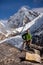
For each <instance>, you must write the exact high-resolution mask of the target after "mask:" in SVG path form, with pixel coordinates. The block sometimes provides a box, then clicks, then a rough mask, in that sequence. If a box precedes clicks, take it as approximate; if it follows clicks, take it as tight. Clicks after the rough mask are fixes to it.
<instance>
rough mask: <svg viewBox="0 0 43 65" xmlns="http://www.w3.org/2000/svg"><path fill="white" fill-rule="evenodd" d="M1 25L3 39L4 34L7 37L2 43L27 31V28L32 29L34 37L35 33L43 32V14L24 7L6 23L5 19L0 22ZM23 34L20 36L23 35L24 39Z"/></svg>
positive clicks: (0, 32)
mask: <svg viewBox="0 0 43 65" xmlns="http://www.w3.org/2000/svg"><path fill="white" fill-rule="evenodd" d="M0 25H1V27H0V30H1V31H0V34H1V40H3V36H4V39H5V40H3V41H1V42H0V43H3V42H5V41H8V40H10V41H11V39H13V38H14V39H15V38H16V36H18V33H20V34H21V35H22V33H23V32H25V31H26V30H27V29H30V32H31V34H32V35H33V37H34V35H37V33H38V35H39V36H40V33H42V32H40V31H43V29H42V28H43V14H41V13H37V12H34V11H33V10H30V9H28V8H26V7H22V8H21V9H20V10H18V12H17V13H15V14H14V15H13V16H10V18H9V19H8V20H7V22H6V23H5V22H4V21H3V22H0ZM41 26H42V27H41ZM41 29H42V30H41ZM5 32H6V33H5ZM3 33H4V34H3ZM15 33H16V34H17V35H16V36H15ZM21 35H19V36H18V38H19V37H21V39H22V36H21ZM13 36H14V37H13ZM9 37H11V38H9ZM6 38H8V39H6ZM18 38H17V41H18ZM34 39H35V38H34ZM8 42H9V41H8ZM14 42H15V41H14ZM22 42H23V40H22ZM10 43H11V42H10ZM16 43H18V42H15V44H16ZM12 44H13V43H12ZM17 46H18V45H17Z"/></svg>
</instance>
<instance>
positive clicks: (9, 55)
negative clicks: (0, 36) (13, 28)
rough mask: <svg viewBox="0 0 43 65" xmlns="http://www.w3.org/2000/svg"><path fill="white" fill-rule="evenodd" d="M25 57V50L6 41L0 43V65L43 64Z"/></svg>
mask: <svg viewBox="0 0 43 65" xmlns="http://www.w3.org/2000/svg"><path fill="white" fill-rule="evenodd" d="M24 57H25V52H21V51H19V50H18V49H16V48H15V47H13V46H11V45H9V44H6V43H3V44H0V65H43V63H35V62H30V61H26V60H25V58H24Z"/></svg>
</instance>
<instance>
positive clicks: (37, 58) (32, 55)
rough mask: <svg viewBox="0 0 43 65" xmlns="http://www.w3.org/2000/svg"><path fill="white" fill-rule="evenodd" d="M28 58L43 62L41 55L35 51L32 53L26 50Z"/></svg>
mask: <svg viewBox="0 0 43 65" xmlns="http://www.w3.org/2000/svg"><path fill="white" fill-rule="evenodd" d="M26 60H29V61H35V62H41V57H40V55H38V54H34V53H33V54H32V53H29V52H26Z"/></svg>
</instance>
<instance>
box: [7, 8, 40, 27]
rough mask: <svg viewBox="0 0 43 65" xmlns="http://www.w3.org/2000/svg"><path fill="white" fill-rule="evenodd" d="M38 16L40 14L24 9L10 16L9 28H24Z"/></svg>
mask: <svg viewBox="0 0 43 65" xmlns="http://www.w3.org/2000/svg"><path fill="white" fill-rule="evenodd" d="M38 15H39V13H37V12H34V11H32V10H30V9H28V8H26V7H22V8H21V9H20V10H18V12H17V13H16V14H14V15H13V16H10V18H9V20H8V26H9V27H10V28H18V27H22V26H23V25H25V24H26V23H28V22H31V21H32V20H33V19H35V18H36V17H37V16H38Z"/></svg>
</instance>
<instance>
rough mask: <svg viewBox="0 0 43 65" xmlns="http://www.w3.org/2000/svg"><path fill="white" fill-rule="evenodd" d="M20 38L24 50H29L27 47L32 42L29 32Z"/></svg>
mask: <svg viewBox="0 0 43 65" xmlns="http://www.w3.org/2000/svg"><path fill="white" fill-rule="evenodd" d="M22 38H23V40H24V42H23V46H24V49H29V45H30V44H31V42H32V36H31V34H30V32H29V30H27V31H26V33H24V34H23V35H22Z"/></svg>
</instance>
